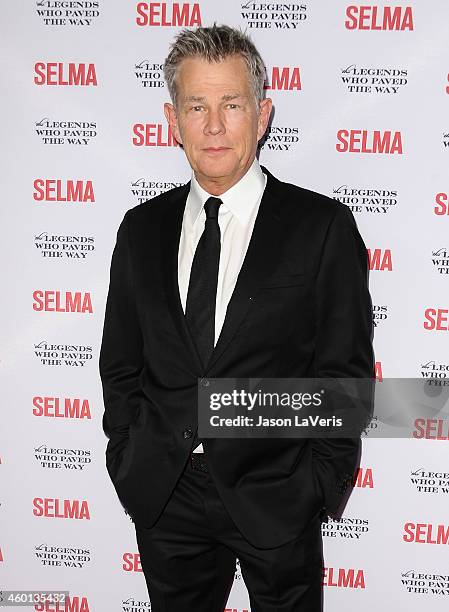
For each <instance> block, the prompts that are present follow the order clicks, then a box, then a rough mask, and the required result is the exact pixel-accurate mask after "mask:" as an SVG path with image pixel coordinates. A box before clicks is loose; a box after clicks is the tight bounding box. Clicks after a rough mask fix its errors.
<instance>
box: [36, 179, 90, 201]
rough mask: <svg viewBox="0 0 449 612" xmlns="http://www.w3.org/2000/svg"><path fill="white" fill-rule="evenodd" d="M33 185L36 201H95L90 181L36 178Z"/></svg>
mask: <svg viewBox="0 0 449 612" xmlns="http://www.w3.org/2000/svg"><path fill="white" fill-rule="evenodd" d="M33 185H34V192H33V198H34V199H35V200H36V202H84V203H86V202H95V194H94V188H93V184H92V181H84V180H80V179H77V180H73V179H67V180H63V179H43V178H38V179H36V180H35V181H34V183H33Z"/></svg>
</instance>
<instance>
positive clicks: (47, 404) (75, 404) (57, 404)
mask: <svg viewBox="0 0 449 612" xmlns="http://www.w3.org/2000/svg"><path fill="white" fill-rule="evenodd" d="M33 415H34V416H37V417H50V418H60V419H89V420H90V419H91V418H92V416H91V413H90V406H89V400H87V399H81V398H80V397H72V398H71V397H64V398H59V397H41V396H39V395H36V396H35V397H33Z"/></svg>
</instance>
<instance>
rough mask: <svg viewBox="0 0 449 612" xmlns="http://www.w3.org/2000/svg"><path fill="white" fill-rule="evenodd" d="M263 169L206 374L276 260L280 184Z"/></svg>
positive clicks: (234, 330)
mask: <svg viewBox="0 0 449 612" xmlns="http://www.w3.org/2000/svg"><path fill="white" fill-rule="evenodd" d="M262 169H263V171H264V173H265V174H266V175H267V185H266V187H265V191H264V193H263V196H262V200H261V202H260V206H259V210H258V213H257V217H256V221H255V223H254V228H253V232H252V235H251V239H250V242H249V245H248V249H247V251H246V255H245V258H244V260H243V263H242V267H241V269H240V273H239V275H238V277H237V282H236V284H235V287H234V291H233V293H232V296H231V299H230V301H229V304H228V308H227V310H226V317H225V320H224V323H223V327H222V329H221V333H220V336H219V337H218V340H217V342H216V344H215V348H214V350H213V352H212V355H211V358H210V360H209V363H208V364H207V372H208V373H209V375H210V370H211V369H212V368H213V366H214V365H215V364H216V362H217V360H218V359H219V358H220V356H221V355H222V354H223V351H224V350H225V349H226V347H227V346H228V345H229V343H230V342H231V340H232V338H233V336H234V334H235V333H236V331H237V328H238V327H239V325H240V323H241V322H242V320H243V318H244V317H245V314H246V313H247V311H248V309H249V307H250V306H251V298H252V297H253V295H254V294H255V293H256V291H257V290H258V288H259V286H260V284H261V283H262V281H263V279H264V278H265V277H266V276H268V275H269V274H270V272H271V271H272V269H273V268H274V266H275V265H276V263H277V261H278V254H279V247H280V244H281V225H282V224H281V215H280V206H279V204H280V196H281V191H280V190H279V188H278V185H280V183H279V181H277V179H275V178H274V176H273V175H272V174H270V173H269V172H268V170H267V169H266V168H264V167H263V166H262Z"/></svg>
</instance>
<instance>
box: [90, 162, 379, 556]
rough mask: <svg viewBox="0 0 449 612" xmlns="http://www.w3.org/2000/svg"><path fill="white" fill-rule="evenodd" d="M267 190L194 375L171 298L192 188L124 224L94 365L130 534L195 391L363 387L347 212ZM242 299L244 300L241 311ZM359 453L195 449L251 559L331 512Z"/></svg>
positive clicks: (311, 448) (182, 436) (226, 444)
mask: <svg viewBox="0 0 449 612" xmlns="http://www.w3.org/2000/svg"><path fill="white" fill-rule="evenodd" d="M262 169H263V171H264V173H265V174H267V177H268V179H267V185H266V189H265V191H264V194H263V197H262V200H261V203H260V208H259V211H258V215H257V218H256V221H255V225H254V229H253V233H252V237H251V240H250V244H249V247H248V250H247V253H246V256H245V259H244V262H243V265H242V268H241V271H240V274H239V276H238V279H237V283H236V286H235V289H234V292H233V295H232V298H231V300H230V302H229V305H228V308H227V312H226V318H225V321H224V324H223V328H222V331H221V334H220V336H219V338H218V341H217V343H216V346H215V349H214V351H213V354H212V357H211V360H210V362H209V364H208V365H207V367H206V368H203V367H202V365H201V362H200V359H199V356H198V354H197V352H196V350H195V345H194V343H193V342H192V339H191V337H190V335H189V332H188V329H187V326H186V322H185V319H184V314H183V310H182V306H181V301H180V297H179V290H178V282H177V274H178V273H177V253H178V244H179V238H180V232H181V224H182V218H183V212H184V208H185V203H186V198H187V194H188V192H189V187H190V184H189V183H188V184H186V185H184V186H182V187H178V188H175V189H172V190H170V191H168V192H166V193H164V194H162V195H160V196H158V197H156V198H154V199H152V200H150V201H149V202H145V203H144V204H141V205H139V206H136V207H134V208H132V209H130V210H128V211H127V212H126V214H125V216H124V218H123V221H122V223H121V225H120V227H119V230H118V233H117V242H116V245H115V249H114V252H113V256H112V263H111V275H110V286H109V293H108V298H107V304H106V314H105V320H104V329H103V338H102V345H101V352H100V374H101V379H102V384H103V395H104V405H105V411H104V416H103V428H104V431H105V433H106V434H107V436H108V437H109V442H108V445H107V449H106V465H107V469H108V472H109V475H110V477H111V479H112V482H113V484H114V486H115V488H116V491H117V494H118V496H119V498H120V500H121V502H122V504H123V505H124V507H125V508H126V510H127V511H128V513H129V514H130V515H131V517H132V518H133V520H134V522H135V523H136V524H140V525H142V526H145V527H151V526H152V525H153V524H154V523H155V521H156V520H157V518H158V517H159V516H160V514H161V512H162V511H163V508H164V505H165V503H166V502H167V500H168V498H169V496H170V493H171V492H172V490H173V488H174V486H175V484H176V481H177V479H178V477H179V476H180V474H181V472H182V470H183V467H184V466H185V464H186V461H187V460H188V457H189V453H190V452H191V450H192V444H193V434H195V432H196V429H197V384H198V378H204V377H206V378H207V377H226V378H235V377H236V378H244V377H254V378H258V377H262V378H263V377H266V378H270V377H271V378H276V377H280V378H301V377H306V378H314V377H337V378H340V377H362V378H372V376H373V353H372V344H371V331H372V314H371V301H370V296H369V292H368V288H367V254H366V248H365V245H364V243H363V240H362V238H361V236H360V234H359V232H358V230H357V227H356V224H355V221H354V218H353V215H352V213H351V211H350V210H349V208H348V207H346V206H345V205H343V204H340V203H339V202H337V201H334V200H332V199H330V198H328V197H326V196H323V195H319V194H317V193H314V192H312V191H308V190H306V189H302V188H300V187H297V186H295V185H291V184H289V183H284V182H281V181H279V180H278V179H276V178H275V177H274V176H273V175H272V174H270V172H268V170H266V168H262ZM250 298H251V299H250ZM359 444H360V440H359V439H343V440H341V439H340V440H339V439H314V440H311V439H308V440H307V439H285V438H284V439H260V438H259V439H229V438H228V439H219V438H214V439H212V438H206V439H204V441H203V446H204V449H205V452H206V454H207V457H208V461H209V466H210V473H211V476H212V478H213V480H214V482H215V484H216V486H217V489H218V492H219V494H220V496H221V498H222V500H223V502H224V504H225V506H226V508H227V510H228V512H229V513H230V515H231V517H232V518H233V520H234V522H235V523H236V525H237V526H238V527H239V529H240V530H241V531H242V533H243V534H244V536H245V537H246V538H247V539H248V540H249V541H250V542H251V543H252V544H254V545H255V546H259V547H261V548H268V547H274V546H279V545H281V544H283V543H285V542H287V541H289V540H291V539H293V538H295V537H297V536H298V535H299V533H300V532H301V531H302V529H303V528H304V527H305V526H306V525H307V523H308V521H309V520H310V518H311V516H312V515H313V514H315V513H317V512H318V511H319V510H320V508H322V507H323V506H324V507H325V508H326V509H327V510H328V511H329V512H331V513H332V512H335V511H336V510H337V509H338V506H339V504H340V502H341V500H342V497H343V495H344V492H345V488H346V486H347V484H348V481H349V480H350V478H351V477H352V476H353V474H354V470H355V468H356V465H357V460H358V451H359Z"/></svg>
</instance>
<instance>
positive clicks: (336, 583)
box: [322, 567, 366, 589]
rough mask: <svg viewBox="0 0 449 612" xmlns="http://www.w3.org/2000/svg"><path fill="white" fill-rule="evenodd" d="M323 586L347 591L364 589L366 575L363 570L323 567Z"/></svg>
mask: <svg viewBox="0 0 449 612" xmlns="http://www.w3.org/2000/svg"><path fill="white" fill-rule="evenodd" d="M322 584H323V585H324V586H328V587H340V588H346V589H364V588H366V587H365V574H364V571H363V570H362V569H354V568H352V567H351V568H349V569H346V568H344V567H339V568H336V567H323V581H322Z"/></svg>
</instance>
